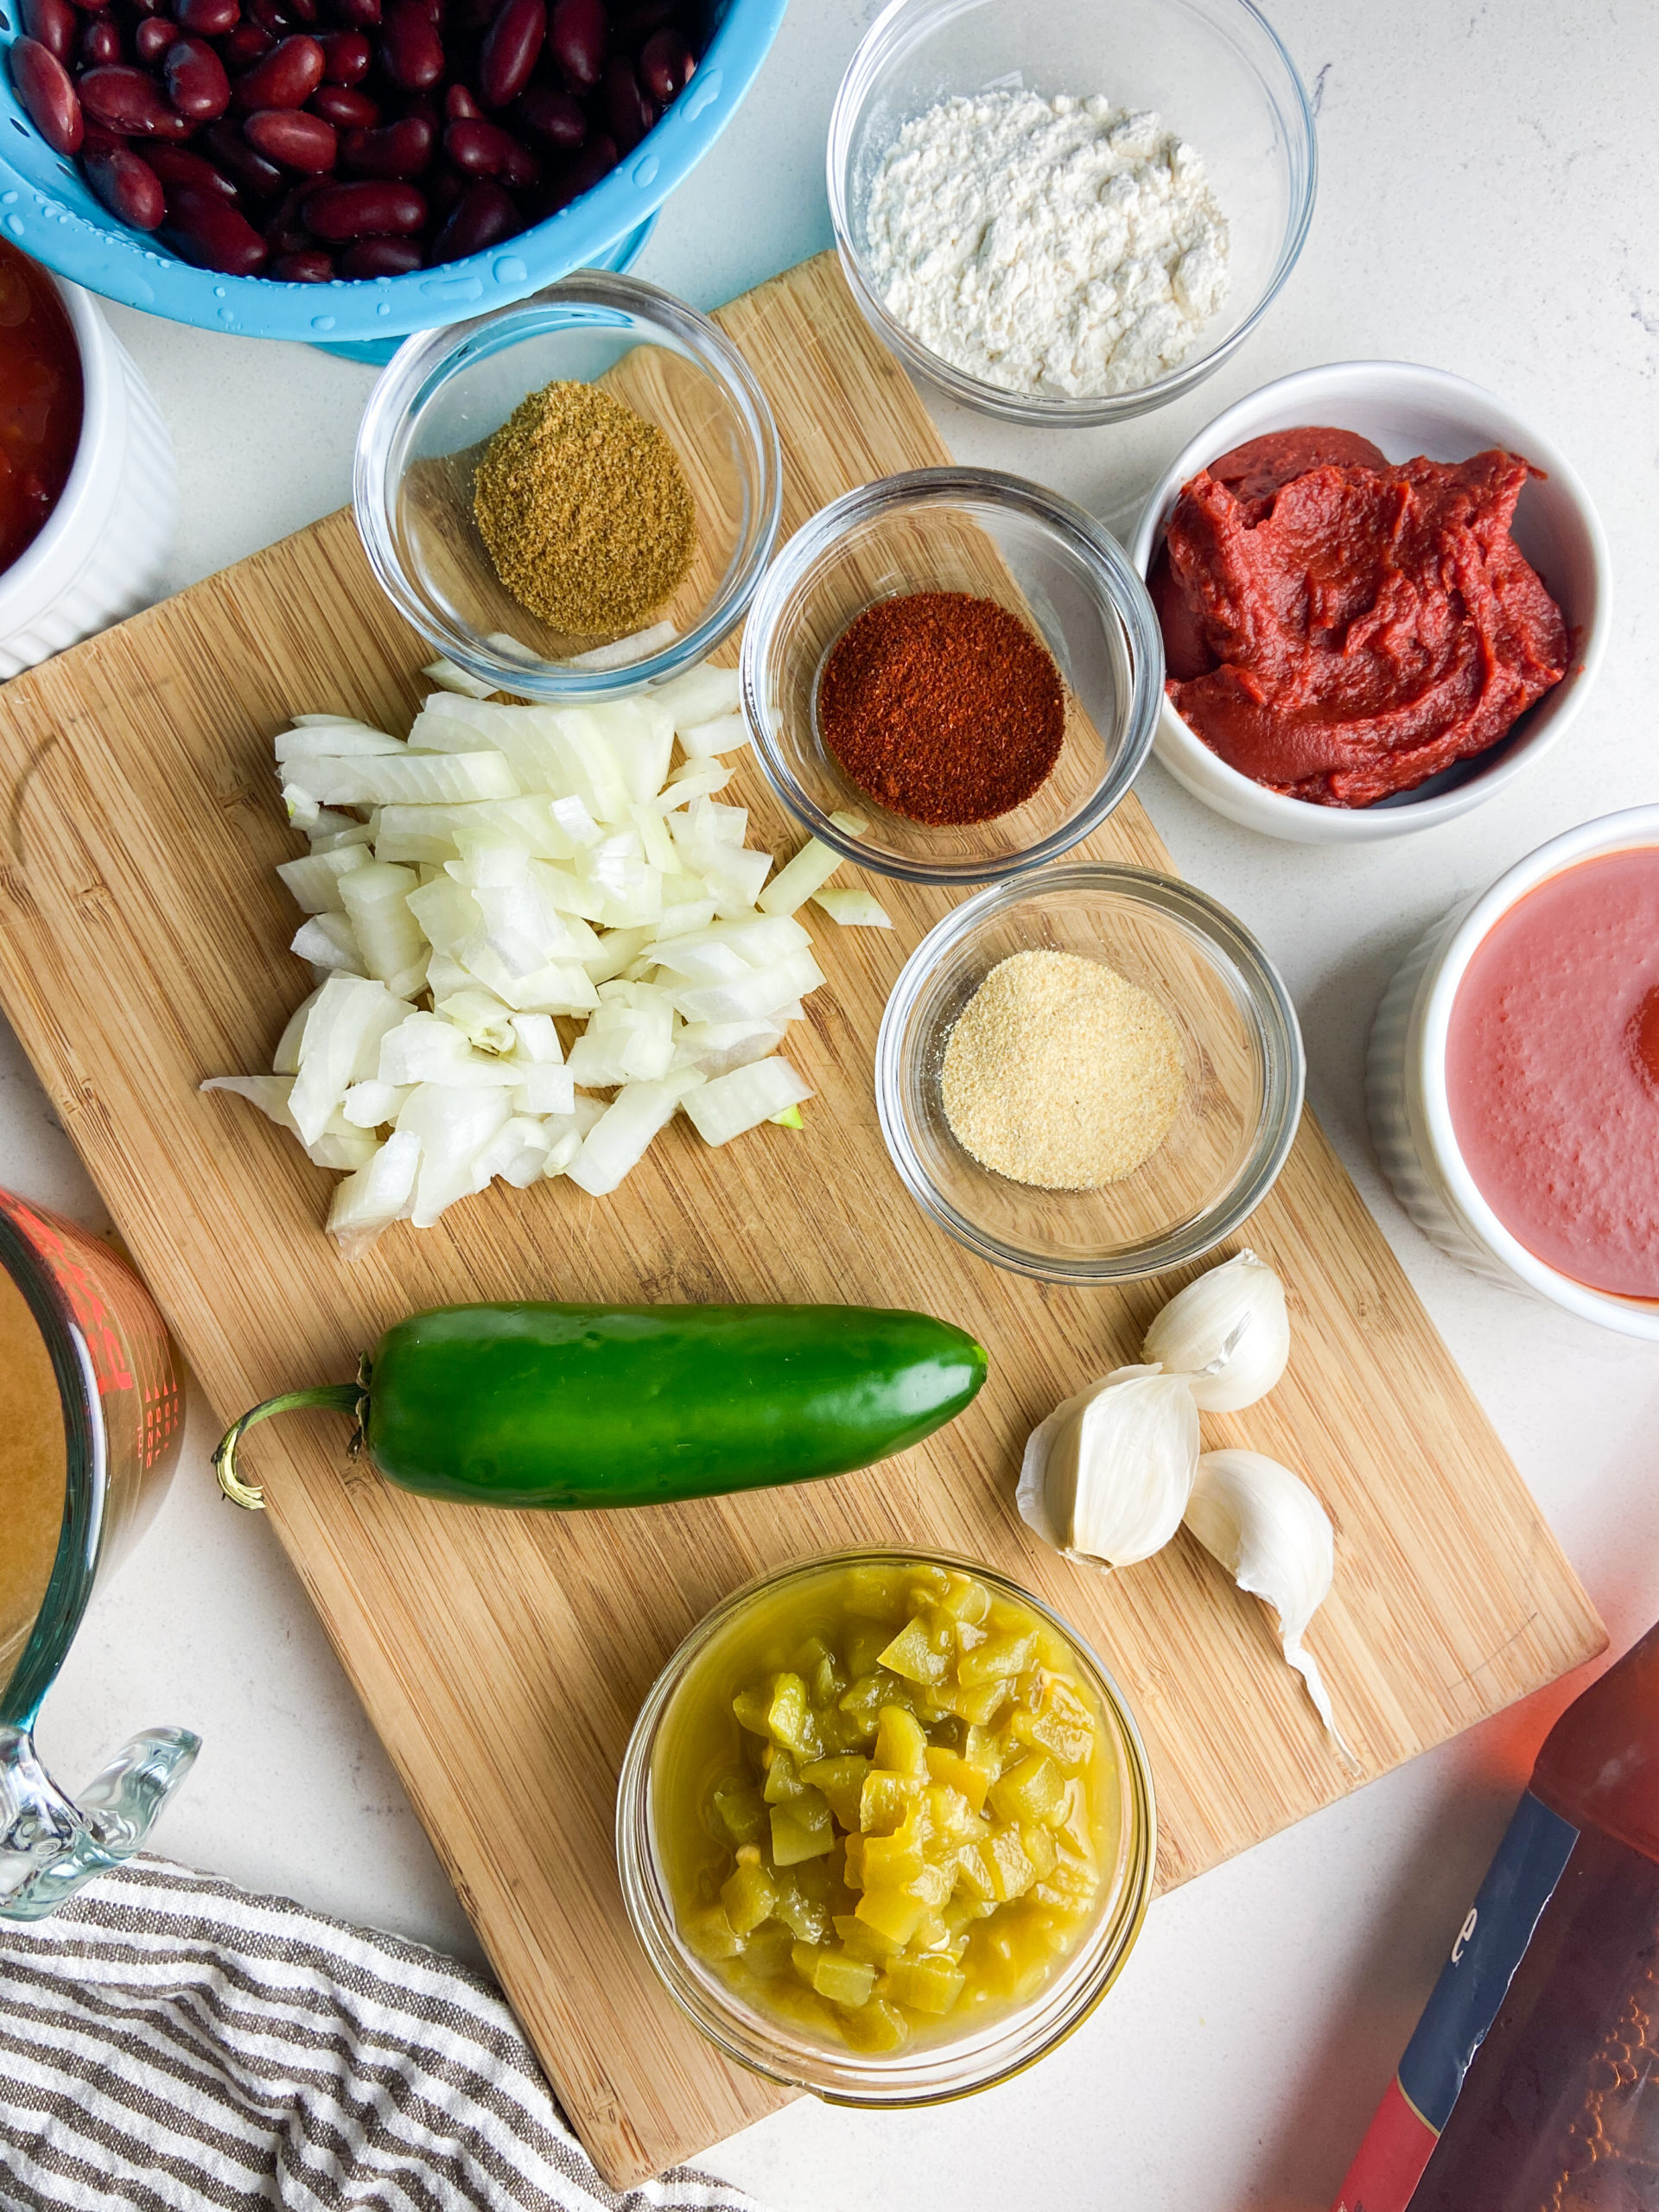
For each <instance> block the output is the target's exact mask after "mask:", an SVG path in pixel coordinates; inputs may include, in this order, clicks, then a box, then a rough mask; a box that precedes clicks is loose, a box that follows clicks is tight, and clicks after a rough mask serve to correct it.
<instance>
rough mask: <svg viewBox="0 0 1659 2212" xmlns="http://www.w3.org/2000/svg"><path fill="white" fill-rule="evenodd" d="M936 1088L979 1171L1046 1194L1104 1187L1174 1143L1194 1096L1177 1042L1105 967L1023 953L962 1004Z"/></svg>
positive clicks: (1146, 999)
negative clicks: (1173, 1132) (1186, 1101)
mask: <svg viewBox="0 0 1659 2212" xmlns="http://www.w3.org/2000/svg"><path fill="white" fill-rule="evenodd" d="M940 1089H941V1091H942V1093H943V1096H944V1113H945V1119H946V1120H947V1121H948V1122H950V1128H951V1129H952V1131H953V1133H954V1134H955V1135H956V1137H957V1141H958V1142H959V1143H960V1144H962V1145H963V1146H965V1147H966V1148H967V1149H968V1151H969V1152H970V1153H972V1154H973V1156H974V1158H975V1159H976V1160H978V1162H979V1163H980V1165H981V1166H982V1167H988V1168H990V1169H992V1170H993V1171H994V1172H995V1173H996V1174H998V1175H1006V1176H1007V1177H1008V1178H1009V1179H1010V1180H1011V1181H1013V1182H1015V1183H1029V1184H1033V1185H1035V1186H1036V1187H1037V1188H1038V1189H1039V1190H1044V1191H1092V1190H1096V1189H1098V1187H1099V1186H1100V1185H1101V1184H1103V1183H1117V1182H1121V1181H1122V1179H1123V1178H1124V1176H1126V1175H1130V1174H1133V1173H1134V1172H1135V1169H1136V1168H1137V1167H1139V1166H1140V1165H1141V1162H1142V1161H1143V1160H1147V1159H1148V1158H1150V1156H1151V1155H1152V1154H1154V1152H1156V1150H1157V1149H1158V1147H1159V1146H1160V1144H1161V1143H1162V1142H1163V1141H1164V1139H1165V1138H1166V1136H1167V1135H1168V1134H1169V1130H1170V1125H1171V1124H1172V1122H1173V1121H1174V1119H1175V1116H1176V1115H1177V1114H1178V1113H1179V1111H1180V1106H1181V1100H1182V1098H1183V1096H1185V1090H1186V1077H1185V1072H1184V1071H1183V1068H1182V1065H1181V1039H1180V1033H1179V1031H1178V1030H1177V1028H1176V1027H1175V1025H1174V1023H1173V1021H1172V1020H1170V1018H1169V1016H1168V1014H1166V1012H1165V1011H1164V1009H1163V1007H1161V1006H1160V1004H1159V1003H1158V1001H1157V1000H1156V999H1155V998H1154V996H1153V995H1152V993H1151V992H1150V991H1147V990H1142V989H1141V986H1140V985H1139V984H1138V983H1131V982H1129V981H1128V978H1127V977H1125V976H1120V975H1119V974H1118V972H1117V970H1116V969H1115V968H1109V967H1107V966H1106V964H1105V963H1104V962H1103V961H1100V960H1085V959H1083V958H1081V957H1079V956H1078V955H1077V954H1076V953H1072V952H1015V953H1013V954H1011V955H1010V956H1009V957H1008V958H1007V959H1006V960H1000V961H999V962H998V963H997V964H996V966H995V968H993V969H991V971H990V973H989V975H988V976H986V978H985V980H984V982H982V984H981V985H980V987H979V988H978V989H977V990H976V992H975V993H974V995H973V996H972V998H970V999H969V1001H968V1003H967V1005H966V1006H965V1007H963V1011H962V1014H961V1017H960V1019H959V1020H957V1024H956V1027H954V1028H953V1029H952V1030H951V1032H950V1037H949V1038H948V1039H947V1040H946V1043H945V1047H944V1065H943V1067H942V1069H941V1071H940Z"/></svg>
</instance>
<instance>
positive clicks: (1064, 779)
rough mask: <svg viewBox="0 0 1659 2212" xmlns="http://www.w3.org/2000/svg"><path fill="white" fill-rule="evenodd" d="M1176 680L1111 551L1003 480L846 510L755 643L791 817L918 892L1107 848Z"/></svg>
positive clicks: (825, 525) (793, 549) (762, 597)
mask: <svg viewBox="0 0 1659 2212" xmlns="http://www.w3.org/2000/svg"><path fill="white" fill-rule="evenodd" d="M1163 674H1164V658H1163V639H1162V637H1161V635H1160V631H1159V628H1158V620H1157V616H1156V615H1155V613H1154V611H1153V606H1152V601H1150V599H1149V598H1148V597H1147V591H1146V588H1145V586H1144V585H1143V584H1142V582H1141V579H1140V577H1139V576H1138V575H1136V574H1135V569H1134V567H1133V565H1132V564H1131V563H1130V562H1129V561H1128V558H1127V557H1126V556H1125V555H1124V554H1123V553H1122V550H1120V548H1119V547H1118V545H1117V543H1116V541H1115V540H1114V539H1113V538H1112V537H1110V536H1109V534H1108V532H1107V531H1104V530H1103V529H1102V528H1101V526H1100V525H1099V524H1097V523H1096V521H1095V520H1094V519H1093V518H1092V517H1091V516H1090V515H1088V514H1085V513H1084V511H1083V509H1082V508H1081V507H1076V506H1073V505H1071V503H1070V502H1069V501H1067V500H1065V499H1059V498H1058V497H1056V495H1055V494H1054V493H1052V492H1049V491H1046V490H1045V489H1044V488H1043V487H1042V486H1040V485H1036V484H1030V483H1027V482H1026V481H1025V480H1023V479H1022V478H1020V477H1017V476H1005V475H1002V474H999V473H997V472H995V471H994V470H990V469H977V468H923V469H916V470H913V471H912V472H911V473H910V474H906V475H903V476H888V477H883V478H881V479H880V480H878V481H877V482H875V483H874V484H865V485H862V486H860V487H859V488H858V490H856V491H854V492H849V493H845V494H844V495H843V496H842V498H841V499H836V500H833V501H832V502H831V503H830V505H829V506H827V507H824V508H823V509H822V510H821V511H820V512H818V513H817V514H816V515H814V516H813V517H812V518H811V519H810V521H809V522H808V523H806V524H804V526H803V527H802V528H801V529H800V530H798V531H796V533H795V535H794V537H791V539H790V541H789V543H787V544H786V545H785V547H784V549H783V550H782V552H781V553H780V554H779V556H778V557H777V558H776V559H775V560H774V561H773V563H772V567H771V568H770V569H768V570H767V572H766V576H765V577H764V578H763V579H762V582H761V584H760V589H759V591H758V592H757V593H756V594H755V597H754V601H753V606H752V607H751V608H750V611H749V618H748V622H747V626H746V628H745V631H744V635H743V659H742V683H743V706H744V712H745V714H746V715H747V718H748V721H749V726H750V728H751V730H752V731H753V737H754V749H755V753H756V754H757V756H758V757H759V760H760V766H761V768H762V770H763V772H764V773H765V775H766V779H767V781H768V782H769V783H770V784H771V785H772V789H773V790H774V791H776V792H777V794H778V797H779V799H780V800H781V801H782V802H783V804H785V806H786V807H787V808H788V809H789V810H790V811H791V813H792V814H793V815H794V816H795V817H796V818H797V819H798V821H799V822H800V823H803V824H804V827H805V828H806V829H808V830H809V831H810V833H811V835H812V836H815V837H817V838H820V839H822V841H823V842H824V843H825V844H826V845H829V847H831V848H832V849H834V850H835V851H836V852H839V853H841V854H842V855H844V857H845V858H847V859H848V860H850V861H855V862H856V863H857V864H858V865H859V866H860V867H861V868H873V869H874V870H875V871H876V873H877V874H882V875H891V876H899V877H902V878H904V879H906V880H908V881H910V882H913V883H984V882H989V881H992V880H995V879H996V878H999V877H1002V876H1007V875H1014V874H1018V873H1019V872H1020V871H1021V870H1022V869H1026V868H1036V867H1039V866H1040V865H1041V864H1042V863H1043V862H1044V861H1050V860H1053V859H1055V858H1057V857H1058V855H1060V854H1062V853H1064V852H1065V851H1067V850H1068V849H1070V848H1071V846H1073V845H1075V844H1076V843H1077V842H1078V841H1079V839H1081V838H1084V837H1086V836H1088V835H1089V834H1090V831H1091V830H1093V829H1097V828H1098V827H1099V825H1100V824H1101V823H1103V821H1104V820H1105V819H1106V817H1107V816H1108V815H1109V813H1110V812H1111V811H1112V810H1113V808H1114V807H1115V806H1116V804H1118V802H1119V800H1120V799H1122V797H1123V795H1124V793H1125V792H1126V791H1128V788H1129V786H1130V785H1131V784H1132V783H1133V782H1134V781H1135V776H1136V774H1137V773H1138V772H1139V771H1140V768H1141V763H1142V762H1143V761H1144V760H1145V759H1146V757H1147V752H1148V750H1149V748H1150V747H1151V744H1152V740H1153V735H1154V732H1155V730H1156V728H1157V725H1158V715H1159V709H1160V703H1161V701H1162V696H1163ZM853 823H862V825H863V826H862V827H861V828H856V827H853V826H850V825H852V824H853Z"/></svg>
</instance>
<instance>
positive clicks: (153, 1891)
mask: <svg viewBox="0 0 1659 2212" xmlns="http://www.w3.org/2000/svg"><path fill="white" fill-rule="evenodd" d="M273 2205H274V2206H280V2207H282V2208H283V2212H359V2208H364V2212H600V2208H601V2207H603V2208H605V2212H645V2208H646V2207H648V2206H649V2207H654V2208H661V2212H692V2208H693V2207H710V2208H715V2207H717V2208H721V2212H753V2207H752V2205H751V2203H750V2200H749V2199H748V2198H747V2196H744V2195H743V2194H742V2193H741V2191H740V2190H735V2189H732V2188H728V2186H727V2185H726V2183H723V2182H719V2181H716V2180H715V2179H714V2178H713V2177H712V2176H710V2175H708V2174H700V2173H695V2172H692V2171H690V2170H689V2169H687V2168H679V2169H677V2170H676V2171H674V2172H672V2173H668V2174H664V2176H663V2177H661V2178H660V2179H659V2180H657V2181H653V2182H647V2183H645V2184H644V2185H643V2186H642V2187H640V2188H639V2189H636V2190H630V2191H629V2192H628V2193H627V2194H626V2195H621V2196H620V2195H618V2194H617V2192H616V2191H615V2190H612V2189H609V2188H607V2185H606V2184H605V2183H604V2182H602V2181H601V2179H600V2177H599V2176H598V2174H597V2173H596V2172H595V2171H594V2168H593V2166H592V2165H591V2164H589V2162H588V2158H587V2156H586V2155H585V2153H584V2152H583V2151H582V2146H581V2145H580V2144H579V2143H578V2142H577V2141H576V2139H575V2136H574V2135H573V2134H572V2133H570V2130H569V2127H568V2126H566V2124H565V2121H564V2119H563V2114H562V2113H560V2112H559V2110H558V2107H556V2105H555V2104H554V2102H553V2099H552V2095H551V2093H550V2091H549V2088H548V2086H547V2084H546V2082H544V2081H543V2078H542V2075H541V2074H540V2072H539V2071H538V2069H537V2064H536V2061H535V2059H534V2057H533V2056H531V2051H530V2048H529V2046H528V2045H527V2044H526V2043H525V2042H524V2037H523V2036H522V2035H521V2034H520V2033H519V2031H518V2026H517V2024H516V2023H515V2022H514V2020H513V2017H512V2013H511V2012H508V2010H507V2008H506V2005H505V2004H504V2003H503V2002H502V1999H501V1998H500V1996H499V1994H498V1993H497V1992H496V1990H495V1988H494V1987H493V1985H492V1984H491V1983H490V1982H488V1981H486V1980H485V1979H484V1978H483V1976H481V1975H480V1974H474V1973H472V1972H471V1971H469V1969H468V1968H467V1967H463V1966H460V1965H458V1964H456V1962H455V1961H454V1960H451V1959H446V1958H442V1957H441V1956H440V1955H438V1954H437V1953H436V1952H435V1951H429V1950H426V1949H423V1948H422V1947H421V1946H420V1945H419V1944H416V1943H407V1942H403V1941H402V1940H401V1939H400V1938H399V1937H397V1936H382V1935H379V1934H378V1933H376V1932H374V1931H373V1930H372V1929H361V1928H351V1927H348V1926H346V1923H344V1922H342V1921H339V1920H331V1919H329V1918H328V1917H327V1916H325V1915H324V1914H322V1913H317V1912H308V1911H307V1910H305V1909H304V1908H303V1907H302V1906H301V1905H297V1904H292V1903H290V1902H289V1899H288V1898H286V1897H249V1896H248V1895H246V1894H245V1892H244V1891H240V1890H238V1889H233V1888H232V1885H230V1883H228V1882H221V1881H219V1880H217V1879H215V1878H213V1876H212V1875H208V1874H197V1873H193V1872H191V1871H190V1869H189V1868H188V1867H185V1866H174V1865H173V1864H172V1863H171V1862H170V1861H168V1860H167V1859H152V1858H149V1857H147V1856H146V1857H140V1858H137V1859H132V1860H130V1862H129V1863H128V1865H126V1866H124V1867H122V1868H121V1869H120V1870H119V1871H118V1872H116V1873H113V1874H109V1875H105V1876H104V1877H103V1878H100V1879H99V1880H98V1881H96V1882H92V1883H91V1884H89V1885H88V1886H87V1887H86V1889H85V1890H83V1891H81V1892H80V1894H79V1896H78V1897H73V1898H72V1899H71V1900H70V1902H69V1903H68V1904H66V1905H64V1906H63V1907H62V1908H61V1910H60V1911H58V1912H57V1913H55V1914H54V1916H52V1917H51V1918H50V1919H49V1920H43V1921H37V1922H35V1923H32V1924H26V1925H19V1924H14V1923H8V1922H3V1921H0V2207H3V2208H4V2212H116V2208H120V2209H121V2212H215V2209H216V2208H217V2209H219V2212H263V2208H265V2207H269V2206H273Z"/></svg>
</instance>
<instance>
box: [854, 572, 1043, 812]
mask: <svg viewBox="0 0 1659 2212" xmlns="http://www.w3.org/2000/svg"><path fill="white" fill-rule="evenodd" d="M818 720H819V726H820V727H821V728H822V729H823V736H824V741H825V743H826V744H827V745H828V746H829V750H830V751H831V752H832V753H834V754H835V756H836V760H839V761H840V763H841V765H842V767H843V768H844V769H845V770H846V771H847V773H848V774H849V776H850V777H851V778H852V779H853V781H854V783H855V784H856V785H858V787H859V789H860V790H861V791H868V794H869V796H870V797H871V798H874V799H878V800H879V801H880V804H882V805H883V806H885V807H887V808H889V809H890V810H892V811H893V813H894V814H902V815H904V816H906V817H907V819H909V820H910V821H912V822H925V823H932V824H934V825H935V826H943V825H944V824H947V823H964V822H989V821H992V820H994V819H995V817H996V816H997V815H999V814H1007V813H1008V812H1009V811H1010V810H1012V809H1013V808H1014V807H1016V806H1020V805H1022V804H1024V802H1025V801H1026V800H1027V799H1028V798H1030V797H1031V795H1032V793H1033V791H1038V790H1039V789H1040V788H1041V786H1042V785H1044V784H1045V783H1046V782H1047V780H1048V778H1049V776H1050V775H1051V773H1052V771H1053V767H1054V763H1055V762H1056V761H1057V760H1058V759H1059V757H1060V745H1061V741H1062V739H1063V737H1064V735H1065V690H1064V687H1063V686H1062V684H1061V682H1060V672H1059V671H1058V668H1056V667H1055V665H1054V661H1053V658H1052V655H1051V654H1050V653H1049V652H1048V651H1047V649H1046V647H1045V646H1044V645H1041V644H1039V641H1038V640H1037V639H1035V638H1033V635H1032V633H1031V632H1030V631H1029V630H1028V629H1027V627H1026V626H1025V624H1024V623H1023V622H1021V621H1020V620H1019V618H1018V617H1017V616H1016V615H1013V614H1010V613H1008V611H1007V607H999V606H998V605H997V603H996V601H995V600H990V599H980V598H977V597H976V596H975V594H973V593H971V592H965V591H918V592H912V593H911V594H908V595H907V596H906V597H904V598H899V599H882V600H878V601H876V603H875V605H874V607H866V608H865V610H864V612H863V613H861V615H859V616H858V617H857V619H856V620H855V621H852V622H850V623H849V625H848V626H847V627H846V629H845V630H843V631H842V634H841V636H840V637H839V638H838V639H836V645H835V649H834V651H833V652H831V653H830V655H829V662H828V664H827V665H826V666H825V668H824V671H823V679H822V681H821V683H820V684H819V687H818Z"/></svg>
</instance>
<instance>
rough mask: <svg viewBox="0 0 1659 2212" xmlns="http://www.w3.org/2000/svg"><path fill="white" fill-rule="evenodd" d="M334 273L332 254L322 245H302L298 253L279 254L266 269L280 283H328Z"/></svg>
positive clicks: (267, 273)
mask: <svg viewBox="0 0 1659 2212" xmlns="http://www.w3.org/2000/svg"><path fill="white" fill-rule="evenodd" d="M265 274H266V275H267V276H268V277H275V278H276V279H277V283H279V284H326V283H327V282H328V281H329V279H330V278H331V277H333V275H334V256H333V255H332V254H327V253H325V252H324V251H323V250H322V248H321V246H320V245H308V246H302V248H301V249H300V250H299V251H297V252H296V253H282V254H278V255H277V258H276V260H275V261H273V262H272V263H271V264H270V268H269V269H268V270H266V271H265Z"/></svg>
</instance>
